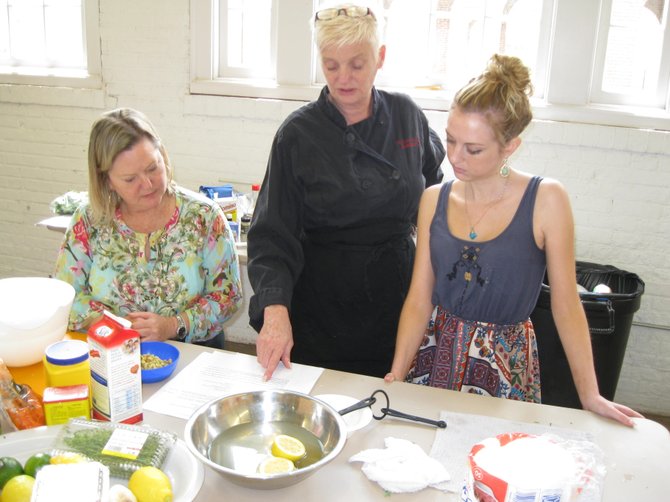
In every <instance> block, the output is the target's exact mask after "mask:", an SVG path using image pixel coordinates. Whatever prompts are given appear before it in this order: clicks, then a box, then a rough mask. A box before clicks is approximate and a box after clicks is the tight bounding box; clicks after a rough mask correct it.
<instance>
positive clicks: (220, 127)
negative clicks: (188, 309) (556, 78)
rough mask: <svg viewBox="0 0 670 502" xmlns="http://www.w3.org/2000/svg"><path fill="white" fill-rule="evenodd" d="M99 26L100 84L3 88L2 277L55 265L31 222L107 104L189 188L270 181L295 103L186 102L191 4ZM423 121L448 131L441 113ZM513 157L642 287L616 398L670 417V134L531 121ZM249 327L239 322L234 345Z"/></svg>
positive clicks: (125, 7) (124, 5)
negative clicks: (568, 206)
mask: <svg viewBox="0 0 670 502" xmlns="http://www.w3.org/2000/svg"><path fill="white" fill-rule="evenodd" d="M100 22H101V30H100V34H101V42H102V43H101V48H102V57H103V60H102V67H103V81H104V88H103V90H102V91H100V92H97V93H96V92H70V91H67V90H63V89H58V90H48V89H43V88H16V87H3V86H0V211H1V213H0V222H1V223H2V224H1V225H0V277H10V276H23V275H29V276H33V275H47V274H49V273H51V271H52V267H53V262H54V260H55V256H56V252H57V248H58V245H59V242H60V236H59V235H57V234H56V233H54V232H50V231H47V230H44V229H42V228H37V227H35V226H34V224H35V222H36V221H38V220H40V219H42V218H44V217H47V216H49V215H50V212H49V203H50V202H51V200H53V199H54V198H55V197H56V196H58V195H60V194H62V193H64V192H66V191H68V190H85V189H86V178H87V167H86V147H87V141H88V131H89V128H90V125H91V123H92V122H93V120H94V119H95V118H96V117H97V116H98V115H99V114H100V113H101V112H102V111H103V110H105V109H109V108H113V107H116V106H132V107H136V108H138V109H141V110H142V111H144V112H145V113H147V115H148V116H149V117H150V118H151V119H152V121H153V122H154V123H155V125H156V126H157V128H158V130H159V132H160V133H161V135H162V138H163V140H164V142H165V143H166V145H167V147H168V151H169V152H170V156H171V159H172V162H173V164H174V166H175V174H176V178H177V180H178V181H179V182H180V183H181V184H183V185H184V186H187V187H189V188H192V189H197V188H198V186H199V185H201V184H220V183H223V182H233V183H234V184H236V185H237V186H238V188H240V189H244V190H246V189H248V186H249V184H251V183H255V182H259V181H260V180H261V179H262V177H263V173H264V170H265V163H266V159H267V154H268V151H269V147H270V143H271V141H272V137H273V134H274V132H275V130H276V128H277V127H278V126H279V124H280V123H281V121H282V120H283V118H284V117H286V115H288V113H290V112H291V111H292V110H294V109H295V108H296V107H298V106H300V104H301V103H297V102H281V101H270V100H250V99H242V98H222V97H211V96H189V95H188V82H189V80H188V79H189V74H188V72H189V60H190V54H189V50H190V42H189V22H190V21H189V2H188V0H174V1H172V2H164V1H160V0H145V1H143V2H135V1H131V0H100ZM428 116H429V118H430V120H431V123H432V124H433V126H434V127H435V129H436V130H438V131H439V132H440V133H441V134H444V125H445V122H446V115H445V114H444V113H440V112H428ZM513 165H514V167H515V168H518V169H521V170H525V171H530V172H534V173H537V174H542V175H544V176H549V177H554V178H557V179H559V180H560V181H561V182H563V183H564V184H565V186H566V187H567V188H568V190H569V192H570V194H571V197H572V203H573V209H574V212H575V221H576V235H577V247H576V253H577V258H578V259H579V260H584V261H593V262H596V263H603V264H605V263H606V264H612V265H615V266H617V267H619V268H622V269H626V270H629V271H631V272H635V273H637V274H638V275H640V277H642V279H643V280H644V281H645V282H646V292H645V294H644V296H643V298H642V307H641V308H640V310H639V312H638V313H637V315H636V316H635V322H637V323H644V324H646V325H652V327H644V326H640V325H634V326H633V328H632V331H631V337H630V341H629V344H628V350H627V353H626V359H625V362H624V368H623V370H622V374H621V379H620V383H619V388H618V392H617V399H618V400H619V401H621V402H624V403H626V404H630V405H632V406H635V407H637V408H639V409H642V410H646V411H649V412H653V413H658V414H665V415H670V392H668V389H669V388H670V387H669V386H668V384H667V383H666V382H667V380H666V377H668V376H669V375H668V369H667V364H666V362H667V359H668V356H667V354H669V353H670V331H668V329H667V328H655V327H653V326H665V327H667V326H668V325H670V287H669V286H668V285H669V284H670V258H668V251H669V247H670V246H669V245H668V244H669V240H668V235H670V197H669V192H670V190H669V188H670V133H668V132H661V131H648V130H633V129H627V128H617V127H605V126H598V125H582V124H568V123H556V122H544V121H535V122H534V123H533V124H532V125H531V127H530V128H529V130H528V131H527V134H526V136H525V141H524V144H523V146H522V148H521V150H520V151H519V152H518V154H517V155H516V157H515V158H514V159H513ZM447 174H448V175H449V176H450V175H451V173H450V172H449V169H448V167H447ZM244 322H245V321H244V316H240V320H239V321H238V322H237V323H236V324H235V327H234V329H232V330H231V335H233V337H234V338H235V339H236V340H239V339H244V337H245V336H246V335H245V330H246V328H245V327H244ZM246 333H248V336H249V338H250V339H251V338H252V336H253V335H251V334H249V332H248V331H246Z"/></svg>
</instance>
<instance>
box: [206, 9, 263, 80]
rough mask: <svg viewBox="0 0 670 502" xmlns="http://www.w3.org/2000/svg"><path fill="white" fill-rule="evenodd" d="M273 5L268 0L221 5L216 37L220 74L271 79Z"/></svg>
mask: <svg viewBox="0 0 670 502" xmlns="http://www.w3.org/2000/svg"><path fill="white" fill-rule="evenodd" d="M273 3H274V2H272V0H228V1H227V2H221V8H220V18H219V19H220V21H219V24H218V28H219V30H220V33H221V34H220V35H219V37H218V38H219V54H220V59H219V68H220V69H221V71H220V73H221V74H222V75H226V76H228V77H247V78H264V79H266V78H269V79H274V78H275V71H274V68H275V57H274V48H275V46H274V44H273V43H272V40H273V39H274V38H275V37H274V33H273V31H274V29H275V28H276V23H274V22H273ZM226 4H227V5H226Z"/></svg>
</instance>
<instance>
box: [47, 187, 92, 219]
mask: <svg viewBox="0 0 670 502" xmlns="http://www.w3.org/2000/svg"><path fill="white" fill-rule="evenodd" d="M85 202H88V192H72V191H71V192H66V193H64V194H63V195H59V196H58V197H56V198H55V199H54V200H52V201H51V204H50V207H51V211H52V212H53V213H54V214H73V213H74V212H75V210H76V209H77V207H79V205H80V204H83V203H85Z"/></svg>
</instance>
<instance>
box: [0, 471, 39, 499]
mask: <svg viewBox="0 0 670 502" xmlns="http://www.w3.org/2000/svg"><path fill="white" fill-rule="evenodd" d="M34 484H35V478H33V477H32V476H28V475H27V474H19V475H18V476H14V477H13V478H12V479H10V480H9V481H7V484H5V487H4V488H3V489H2V496H1V498H0V501H2V502H30V497H32V495H33V485H34Z"/></svg>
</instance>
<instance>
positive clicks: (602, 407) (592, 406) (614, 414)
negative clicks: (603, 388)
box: [582, 395, 644, 427]
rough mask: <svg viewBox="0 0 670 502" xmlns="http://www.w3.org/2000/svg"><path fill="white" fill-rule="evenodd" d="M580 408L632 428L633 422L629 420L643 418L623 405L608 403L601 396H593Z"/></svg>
mask: <svg viewBox="0 0 670 502" xmlns="http://www.w3.org/2000/svg"><path fill="white" fill-rule="evenodd" d="M582 406H583V407H584V409H585V410H589V411H592V412H593V413H597V414H598V415H601V416H603V417H607V418H611V419H612V420H616V421H617V422H621V423H622V424H624V425H626V426H628V427H633V426H634V425H635V422H634V421H633V420H632V419H631V417H634V418H644V416H643V415H641V414H640V413H638V412H637V411H635V410H633V409H631V408H629V407H628V406H625V405H623V404H619V403H615V402H613V401H608V400H607V399H605V398H604V397H602V396H601V395H597V396H594V397H593V398H592V399H588V400H585V402H583V403H582Z"/></svg>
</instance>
